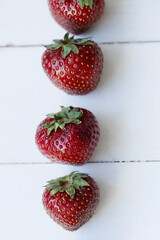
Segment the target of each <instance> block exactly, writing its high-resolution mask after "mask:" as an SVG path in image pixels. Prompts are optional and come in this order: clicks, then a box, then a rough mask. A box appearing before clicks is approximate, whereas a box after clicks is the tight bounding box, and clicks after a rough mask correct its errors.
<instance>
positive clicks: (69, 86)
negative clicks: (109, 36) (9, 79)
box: [42, 43, 103, 95]
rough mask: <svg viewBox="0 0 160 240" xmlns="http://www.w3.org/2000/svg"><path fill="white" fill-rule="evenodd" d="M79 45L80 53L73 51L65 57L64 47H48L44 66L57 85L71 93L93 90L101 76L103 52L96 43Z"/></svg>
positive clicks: (44, 56) (43, 57)
mask: <svg viewBox="0 0 160 240" xmlns="http://www.w3.org/2000/svg"><path fill="white" fill-rule="evenodd" d="M77 47H78V49H79V54H75V53H73V52H71V53H70V54H69V55H68V56H67V57H66V58H64V59H63V58H62V55H61V51H62V48H59V49H57V50H48V49H47V50H46V51H45V52H44V54H43V55H42V67H43V69H44V72H45V73H46V75H47V76H48V78H49V79H50V80H51V82H52V83H53V84H54V85H55V86H57V87H58V88H60V89H61V90H63V91H65V92H66V93H68V94H71V95H73V94H74V95H84V94H87V93H89V92H91V91H93V90H94V89H95V88H96V86H97V84H98V82H99V80H100V78H101V74H102V69H103V53H102V51H101V49H100V47H99V46H98V45H97V44H96V43H93V44H92V45H83V46H80V45H77Z"/></svg>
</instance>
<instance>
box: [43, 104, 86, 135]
mask: <svg viewBox="0 0 160 240" xmlns="http://www.w3.org/2000/svg"><path fill="white" fill-rule="evenodd" d="M82 115H83V112H82V110H78V109H77V108H74V107H71V106H70V107H63V106H61V111H60V112H58V113H50V114H47V118H53V119H54V120H53V121H52V122H46V123H45V124H44V126H43V128H47V135H48V136H49V135H50V133H51V132H52V131H53V130H54V131H55V132H56V131H57V129H58V127H59V128H61V129H62V130H64V129H65V125H66V124H69V123H74V124H81V121H80V119H79V118H81V117H82Z"/></svg>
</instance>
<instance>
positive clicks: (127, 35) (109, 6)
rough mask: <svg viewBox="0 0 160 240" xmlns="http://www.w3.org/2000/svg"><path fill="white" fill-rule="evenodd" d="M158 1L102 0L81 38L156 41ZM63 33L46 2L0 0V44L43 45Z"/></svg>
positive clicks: (158, 34) (158, 36)
mask: <svg viewBox="0 0 160 240" xmlns="http://www.w3.org/2000/svg"><path fill="white" fill-rule="evenodd" d="M159 9H160V1H159V0H152V1H150V0H141V1H138V0H132V1H130V0H119V1H117V0H106V8H105V13H104V15H103V17H102V18H101V20H100V21H99V22H97V23H96V24H95V25H94V26H93V27H92V28H91V29H90V30H89V31H88V32H87V33H86V34H84V35H83V36H86V37H88V36H93V38H94V39H95V41H98V42H107V41H109V42H117V41H123V42H124V41H150V40H160V14H159ZM64 33H65V30H64V29H62V28H61V27H60V26H59V25H58V24H57V23H56V22H55V21H54V20H53V19H52V17H51V15H50V13H49V10H48V6H47V0H28V1H21V0H15V1H11V0H9V1H5V0H0V35H1V37H0V45H6V44H18V45H19V44H20V45H21V44H22V45H23V44H46V43H50V42H51V41H52V39H54V38H61V37H62V36H63V35H64Z"/></svg>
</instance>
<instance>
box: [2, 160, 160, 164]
mask: <svg viewBox="0 0 160 240" xmlns="http://www.w3.org/2000/svg"><path fill="white" fill-rule="evenodd" d="M153 162H154V163H160V160H128V161H127V160H113V161H89V162H87V163H86V164H95V163H96V164H104V163H108V164H109V163H153ZM41 164H57V163H53V162H13V163H12V162H5V163H3V162H2V163H0V165H41Z"/></svg>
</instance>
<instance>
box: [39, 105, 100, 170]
mask: <svg viewBox="0 0 160 240" xmlns="http://www.w3.org/2000/svg"><path fill="white" fill-rule="evenodd" d="M61 108H62V110H61V111H60V112H58V113H56V114H48V115H47V118H46V119H44V120H43V121H42V122H41V123H40V125H39V126H38V127H37V131H36V135H35V141H36V144H37V146H38V148H39V150H40V152H41V153H42V154H43V155H44V156H46V157H47V158H49V159H50V160H51V161H53V162H59V163H68V164H73V165H82V164H84V163H85V162H87V161H88V160H89V159H90V157H91V156H92V154H93V152H94V150H95V147H96V146H97V144H98V141H99V135H100V130H99V126H98V122H97V120H96V118H95V116H94V115H93V114H92V113H91V112H90V111H88V110H86V109H83V108H73V107H67V108H65V107H61Z"/></svg>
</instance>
